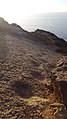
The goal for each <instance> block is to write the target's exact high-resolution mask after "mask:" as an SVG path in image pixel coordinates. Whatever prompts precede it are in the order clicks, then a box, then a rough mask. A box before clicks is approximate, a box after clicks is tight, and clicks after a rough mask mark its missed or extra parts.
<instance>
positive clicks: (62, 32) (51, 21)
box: [20, 12, 67, 41]
mask: <svg viewBox="0 0 67 119" xmlns="http://www.w3.org/2000/svg"><path fill="white" fill-rule="evenodd" d="M20 25H21V27H22V28H24V29H25V30H27V31H35V30H36V29H42V30H45V31H50V32H52V33H54V34H55V35H57V36H58V37H60V38H63V39H64V40H66V41H67V12H63V13H43V14H37V15H31V16H28V17H25V18H22V20H21V22H20Z"/></svg>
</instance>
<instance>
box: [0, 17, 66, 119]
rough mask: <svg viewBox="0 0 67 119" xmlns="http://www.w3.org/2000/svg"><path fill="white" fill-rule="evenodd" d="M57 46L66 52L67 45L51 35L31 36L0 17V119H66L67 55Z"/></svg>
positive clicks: (38, 33)
mask: <svg viewBox="0 0 67 119" xmlns="http://www.w3.org/2000/svg"><path fill="white" fill-rule="evenodd" d="M62 43H63V45H62ZM59 45H60V47H61V46H62V48H64V46H65V50H66V48H67V43H66V42H65V41H64V40H63V39H62V42H61V39H60V38H58V37H57V36H55V35H54V34H52V33H50V32H47V31H43V30H36V31H35V32H31V33H30V32H27V31H25V30H23V29H22V28H21V27H20V26H18V25H16V24H12V25H10V24H8V23H7V22H6V21H5V20H4V19H1V18H0V119H47V118H48V119H58V118H61V116H62V119H66V118H67V117H66V115H67V112H66V107H65V106H67V101H66V100H67V98H66V97H67V94H66V91H67V88H66V87H67V54H66V51H65V52H63V53H62V52H61V53H60V52H57V51H56V50H57V49H58V48H59ZM51 73H52V75H56V81H57V83H58V85H59V86H60V91H61V94H62V100H63V104H62V101H61V102H59V98H60V97H59V95H57V92H55V90H54V84H52V83H51V76H50V75H51ZM58 91H59V90H58ZM58 105H60V106H58ZM61 113H62V114H61ZM47 114H48V115H47Z"/></svg>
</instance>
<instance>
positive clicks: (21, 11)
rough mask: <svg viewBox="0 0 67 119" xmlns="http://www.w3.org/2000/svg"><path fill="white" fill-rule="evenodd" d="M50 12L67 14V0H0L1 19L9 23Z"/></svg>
mask: <svg viewBox="0 0 67 119" xmlns="http://www.w3.org/2000/svg"><path fill="white" fill-rule="evenodd" d="M48 12H67V0H0V17H3V18H4V19H5V20H7V21H8V22H9V23H12V22H16V23H18V24H19V22H20V21H21V19H23V18H25V17H29V16H31V15H35V14H40V13H48Z"/></svg>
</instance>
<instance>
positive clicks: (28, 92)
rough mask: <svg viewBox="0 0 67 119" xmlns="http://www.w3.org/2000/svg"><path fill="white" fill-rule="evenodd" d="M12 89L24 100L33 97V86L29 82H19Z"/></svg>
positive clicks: (12, 85) (14, 83) (15, 82)
mask: <svg viewBox="0 0 67 119" xmlns="http://www.w3.org/2000/svg"><path fill="white" fill-rule="evenodd" d="M11 87H12V89H13V90H14V91H15V92H16V93H17V94H18V95H19V96H21V97H22V98H30V97H31V96H33V93H32V89H31V86H30V85H29V84H28V83H27V82H22V81H20V80H17V81H14V82H13V83H12V84H11Z"/></svg>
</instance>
